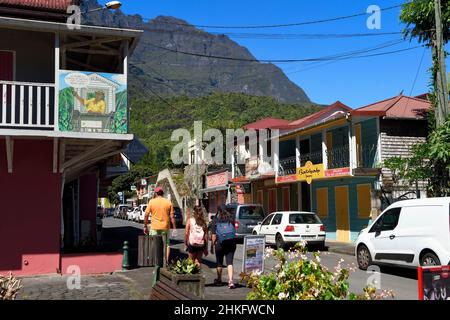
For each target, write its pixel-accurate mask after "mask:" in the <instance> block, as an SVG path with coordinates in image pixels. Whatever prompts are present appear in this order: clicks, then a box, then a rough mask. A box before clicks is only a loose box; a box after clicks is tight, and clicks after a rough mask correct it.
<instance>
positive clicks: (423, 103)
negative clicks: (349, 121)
mask: <svg viewBox="0 0 450 320" xmlns="http://www.w3.org/2000/svg"><path fill="white" fill-rule="evenodd" d="M429 108H430V103H429V102H428V101H427V100H424V99H419V98H414V97H407V96H404V95H403V94H400V95H398V96H396V97H392V98H389V99H386V100H382V101H379V102H375V103H372V104H369V105H368V106H365V107H362V108H358V109H356V110H354V111H353V112H352V114H353V115H355V116H385V117H386V118H395V119H421V118H423V117H424V115H425V112H426V111H427V110H428V109H429Z"/></svg>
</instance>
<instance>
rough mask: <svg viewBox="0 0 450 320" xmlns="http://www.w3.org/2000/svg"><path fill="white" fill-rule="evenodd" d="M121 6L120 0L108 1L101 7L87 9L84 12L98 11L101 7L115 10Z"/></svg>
mask: <svg viewBox="0 0 450 320" xmlns="http://www.w3.org/2000/svg"><path fill="white" fill-rule="evenodd" d="M121 6H122V2H120V1H109V2H107V3H106V4H105V5H104V6H103V7H99V8H95V9H92V10H89V11H86V12H84V13H90V12H94V11H100V10H103V9H108V10H117V9H119V8H120V7H121Z"/></svg>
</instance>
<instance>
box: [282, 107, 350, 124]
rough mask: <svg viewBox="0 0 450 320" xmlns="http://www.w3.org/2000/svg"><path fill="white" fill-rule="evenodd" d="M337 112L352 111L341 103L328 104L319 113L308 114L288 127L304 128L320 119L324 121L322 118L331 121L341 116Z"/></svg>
mask: <svg viewBox="0 0 450 320" xmlns="http://www.w3.org/2000/svg"><path fill="white" fill-rule="evenodd" d="M339 111H344V112H350V111H352V109H351V108H350V107H349V106H347V105H345V104H343V103H342V102H340V101H336V102H335V103H333V104H330V105H329V106H327V107H325V108H323V109H322V110H320V111H317V112H315V113H313V114H310V115H309V116H306V117H304V118H301V119H298V120H295V121H292V122H291V123H289V127H295V128H301V127H305V126H308V125H311V124H313V123H314V122H316V121H318V120H320V119H322V120H324V119H323V118H325V119H327V120H331V119H332V118H335V117H336V115H340V114H342V113H340V114H339V113H336V112H339ZM335 113H336V114H335ZM334 114H335V115H334ZM327 115H329V116H328V117H327Z"/></svg>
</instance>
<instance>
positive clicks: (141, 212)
mask: <svg viewBox="0 0 450 320" xmlns="http://www.w3.org/2000/svg"><path fill="white" fill-rule="evenodd" d="M145 210H147V205H146V204H141V205H139V215H138V216H137V218H136V222H144V218H145ZM149 221H150V216H149Z"/></svg>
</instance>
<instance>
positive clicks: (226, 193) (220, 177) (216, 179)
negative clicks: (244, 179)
mask: <svg viewBox="0 0 450 320" xmlns="http://www.w3.org/2000/svg"><path fill="white" fill-rule="evenodd" d="M230 178H231V174H230V172H229V171H228V170H220V171H215V172H210V173H207V174H206V188H205V189H203V190H202V192H203V193H204V194H206V197H207V199H208V213H216V212H217V210H218V208H219V207H220V206H221V205H222V204H227V203H229V202H230V200H231V195H230V187H229V180H230Z"/></svg>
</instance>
